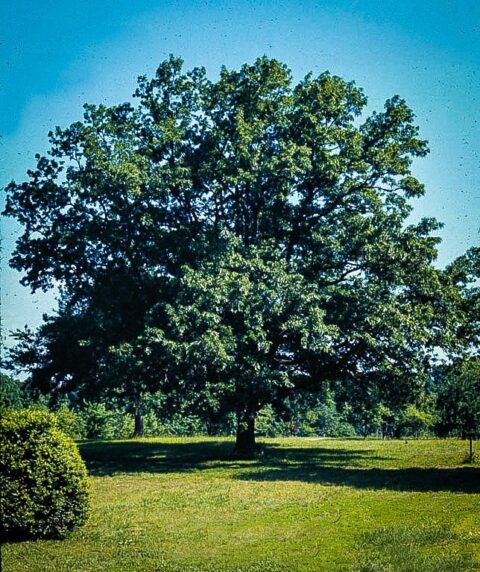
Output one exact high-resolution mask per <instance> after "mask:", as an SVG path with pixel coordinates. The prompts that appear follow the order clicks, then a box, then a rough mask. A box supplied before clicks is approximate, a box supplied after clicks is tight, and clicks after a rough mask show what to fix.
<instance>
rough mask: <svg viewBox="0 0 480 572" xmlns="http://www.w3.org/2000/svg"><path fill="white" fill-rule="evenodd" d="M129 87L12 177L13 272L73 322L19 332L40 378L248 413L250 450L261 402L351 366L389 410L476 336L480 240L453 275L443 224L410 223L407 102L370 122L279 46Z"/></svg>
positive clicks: (172, 62)
mask: <svg viewBox="0 0 480 572" xmlns="http://www.w3.org/2000/svg"><path fill="white" fill-rule="evenodd" d="M135 96H136V98H137V101H138V104H137V105H132V104H130V103H126V104H122V105H118V106H113V107H104V106H93V105H88V106H85V115H84V119H83V121H80V122H78V123H74V124H73V125H71V126H70V127H69V128H67V129H60V128H57V129H56V130H55V132H54V133H51V143H52V148H51V151H50V153H49V155H47V156H45V157H37V159H38V162H37V166H36V168H35V169H34V170H32V171H31V172H29V179H28V180H27V181H25V182H23V183H11V184H10V185H9V186H8V188H7V193H8V196H7V206H6V214H7V215H9V216H13V217H15V218H16V219H17V220H18V221H19V222H20V224H22V225H23V229H24V232H23V235H22V236H21V237H20V238H19V240H18V242H17V248H16V250H15V252H14V255H13V257H12V260H11V264H12V266H13V267H14V268H16V269H18V270H21V271H23V272H24V278H23V283H24V284H26V285H29V286H30V287H31V288H32V289H33V290H36V289H38V288H42V289H47V288H49V287H51V286H53V285H55V284H56V285H60V287H61V290H62V304H61V308H60V309H59V313H58V315H55V316H52V317H50V318H49V320H48V321H47V323H46V324H45V325H44V326H43V327H42V328H41V329H40V331H39V332H38V333H37V334H31V335H29V334H22V335H21V336H20V337H21V342H22V343H21V351H18V352H17V359H18V360H19V362H22V360H23V363H24V364H27V365H28V367H29V368H30V370H31V371H32V372H33V375H34V377H36V378H37V379H39V380H42V382H43V383H47V384H50V385H51V384H52V383H53V385H54V386H55V387H58V386H62V387H63V388H65V389H66V388H69V387H80V386H83V387H84V388H90V390H91V391H92V390H93V391H96V390H98V391H99V392H100V391H104V390H106V389H108V388H116V389H119V388H121V389H122V390H123V391H124V392H125V393H126V394H128V395H130V396H131V397H132V399H133V400H134V401H135V402H136V403H140V401H141V395H142V393H143V392H144V391H149V390H153V389H158V388H162V387H163V388H164V389H165V390H175V391H178V392H179V394H181V395H184V396H185V398H188V399H190V400H192V402H196V403H198V405H199V407H207V408H210V409H211V410H212V411H235V412H236V414H237V419H238V433H237V450H238V451H239V453H244V454H248V453H251V452H252V451H253V448H254V423H255V416H256V414H257V412H258V411H259V409H260V408H261V407H262V406H264V405H265V404H266V403H275V402H276V401H281V400H282V399H283V398H284V397H285V396H286V395H288V394H289V393H291V392H292V391H294V390H295V389H296V388H299V387H301V388H302V389H309V390H312V391H315V390H317V389H319V387H320V386H321V384H322V383H323V382H324V381H325V380H336V381H340V382H342V383H343V384H344V387H345V388H346V389H347V391H348V392H349V394H350V395H351V396H352V399H355V396H357V395H363V396H365V395H367V394H368V393H369V392H375V394H379V393H380V395H381V398H382V400H383V401H384V402H385V403H387V404H388V403H390V402H393V401H398V400H406V399H408V398H409V397H411V396H412V395H413V394H414V393H415V391H417V390H418V389H419V388H420V387H421V385H422V383H423V380H424V377H425V374H426V371H427V370H428V368H429V366H430V364H431V361H432V359H433V358H434V357H435V355H436V352H437V350H438V348H442V349H443V351H444V352H446V353H449V352H451V353H455V352H456V353H458V352H461V351H467V350H471V349H472V345H474V344H475V340H478V314H475V310H478V307H479V303H478V291H477V290H475V287H474V281H475V276H478V262H475V261H478V250H477V249H472V250H471V251H470V252H469V253H468V255H467V256H466V257H464V258H463V259H462V260H467V261H470V262H469V264H470V268H474V267H475V268H476V270H475V271H472V272H470V274H468V273H466V272H463V274H462V273H461V272H460V273H459V271H458V268H459V264H457V265H456V266H455V265H452V266H451V267H449V268H447V269H446V270H444V271H443V270H440V269H438V268H436V267H435V266H434V261H435V258H436V255H437V250H436V247H437V244H438V243H439V239H438V238H437V237H436V236H435V235H434V234H432V233H435V231H437V230H438V229H439V228H440V224H439V223H438V222H437V221H435V220H434V219H422V220H421V221H419V222H417V223H411V222H409V215H410V213H411V210H412V207H411V204H410V202H411V199H412V198H414V197H418V196H421V195H422V194H423V192H424V188H423V186H422V184H421V183H420V182H419V181H418V180H417V179H416V178H415V177H414V176H413V175H412V172H411V166H412V161H413V159H415V158H416V157H423V156H425V155H426V153H427V151H428V149H427V143H426V142H425V141H424V140H422V139H421V138H420V137H419V134H418V128H417V127H416V126H415V125H414V115H413V113H412V111H411V110H410V109H409V108H408V106H407V105H406V103H405V101H403V100H402V99H401V98H399V97H397V96H395V97H393V98H391V99H390V100H388V101H387V102H386V103H385V106H384V109H383V111H381V112H374V113H372V114H371V115H370V116H368V117H362V113H363V111H364V108H365V106H366V103H367V99H366V97H365V95H364V93H363V91H362V90H361V89H359V88H358V87H357V86H356V85H355V84H354V83H353V82H346V81H344V80H343V79H341V78H339V77H337V76H334V75H331V74H330V73H323V74H321V75H319V76H318V77H314V76H313V75H311V74H309V75H307V76H306V77H305V78H304V79H303V80H302V81H301V82H299V83H298V84H296V85H295V84H294V82H293V80H292V76H291V72H290V70H289V69H288V68H287V67H286V66H285V65H283V64H281V63H280V62H278V61H276V60H272V59H268V58H266V57H263V58H260V59H258V60H257V61H256V62H255V63H254V64H253V65H244V66H242V68H241V69H240V70H238V71H236V70H234V71H230V70H227V69H226V68H222V70H221V73H220V77H219V78H218V79H217V81H210V80H209V79H208V78H207V76H206V73H205V70H204V69H194V70H193V71H190V72H187V73H185V72H183V71H182V61H181V60H180V59H177V58H173V57H171V58H170V59H169V60H168V61H165V62H164V63H162V64H161V65H160V67H159V68H158V70H157V73H156V75H155V77H154V78H153V79H147V78H146V77H141V78H140V79H139V84H138V89H137V91H136V93H135ZM475 264H476V266H475ZM460 266H461V264H460ZM475 316H476V317H475ZM61 332H64V333H63V334H62V333H61ZM66 332H68V335H66ZM476 336H477V337H476ZM26 348H28V351H27V349H26ZM32 348H37V351H33V352H32V351H31V350H32ZM29 352H30V353H29Z"/></svg>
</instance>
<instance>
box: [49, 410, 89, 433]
mask: <svg viewBox="0 0 480 572" xmlns="http://www.w3.org/2000/svg"><path fill="white" fill-rule="evenodd" d="M54 415H55V419H56V421H57V425H58V428H59V429H60V431H62V433H65V435H68V437H71V438H72V439H84V438H85V436H86V428H85V420H84V419H83V417H82V416H81V415H79V414H78V413H77V412H76V411H72V410H70V409H68V407H67V406H66V405H62V407H60V409H58V411H55V413H54Z"/></svg>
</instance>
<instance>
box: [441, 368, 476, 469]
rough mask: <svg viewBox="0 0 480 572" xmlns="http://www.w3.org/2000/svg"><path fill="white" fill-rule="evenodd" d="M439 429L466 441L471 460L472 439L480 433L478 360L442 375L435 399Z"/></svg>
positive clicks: (472, 453)
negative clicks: (441, 381)
mask: <svg viewBox="0 0 480 572" xmlns="http://www.w3.org/2000/svg"><path fill="white" fill-rule="evenodd" d="M438 411H439V415H440V420H439V429H440V431H441V432H442V433H444V434H446V433H451V432H454V433H457V434H459V435H460V436H461V438H462V439H468V440H469V460H470V462H471V461H473V458H474V451H473V439H474V438H478V435H479V434H480V359H478V358H477V359H472V360H469V361H466V362H464V363H463V364H461V365H460V366H459V367H457V368H455V369H452V371H450V372H449V373H446V374H445V378H444V384H443V386H442V387H441V388H440V393H439V397H438Z"/></svg>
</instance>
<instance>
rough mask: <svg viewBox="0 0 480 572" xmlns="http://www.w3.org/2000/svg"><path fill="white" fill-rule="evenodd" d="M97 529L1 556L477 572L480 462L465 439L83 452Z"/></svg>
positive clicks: (182, 443)
mask: <svg viewBox="0 0 480 572" xmlns="http://www.w3.org/2000/svg"><path fill="white" fill-rule="evenodd" d="M80 450H81V453H82V456H83V457H84V459H85V460H86V461H87V465H88V467H89V470H90V473H91V475H92V482H93V499H92V512H91V517H90V520H89V522H88V524H87V525H86V526H85V527H84V528H82V529H79V530H78V531H76V532H75V533H74V534H73V535H72V536H71V537H69V538H68V539H66V540H63V541H39V542H18V543H11V544H6V545H5V546H4V547H3V551H2V552H3V554H2V556H3V570H4V571H5V572H14V571H22V572H23V571H32V572H33V571H49V572H50V571H54V572H66V571H68V572H76V571H82V572H87V571H95V572H98V571H117V570H119V571H129V572H135V571H148V572H174V571H176V572H183V571H185V572H188V571H210V572H214V571H232V572H233V571H237V572H240V571H241V572H284V571H308V572H314V571H316V570H320V571H336V570H337V571H346V572H347V571H351V572H379V571H389V572H397V571H398V572H416V571H418V572H443V571H444V572H446V571H451V572H460V571H462V570H480V466H479V465H478V464H475V465H466V464H464V459H465V457H466V453H467V451H466V445H465V443H464V442H461V441H454V440H446V441H441V440H419V441H408V442H405V441H379V440H366V441H363V440H338V439H300V438H296V439H265V440H263V441H262V450H263V452H262V455H261V456H260V457H259V458H258V460H256V461H239V460H236V459H234V458H232V456H231V450H232V442H231V441H230V440H227V439H207V438H192V439H180V438H164V439H143V440H136V441H113V442H98V441H97V442H84V443H81V444H80Z"/></svg>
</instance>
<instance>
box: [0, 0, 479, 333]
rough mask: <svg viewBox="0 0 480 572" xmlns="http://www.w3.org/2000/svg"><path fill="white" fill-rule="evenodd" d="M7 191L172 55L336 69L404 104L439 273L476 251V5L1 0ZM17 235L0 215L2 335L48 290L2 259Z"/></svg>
mask: <svg viewBox="0 0 480 572" xmlns="http://www.w3.org/2000/svg"><path fill="white" fill-rule="evenodd" d="M0 2H1V5H2V10H1V12H2V17H1V19H0V20H1V21H0V29H1V31H0V35H1V40H0V41H1V45H0V50H1V57H0V86H1V89H0V98H1V108H0V109H1V114H0V115H1V117H0V133H1V135H2V139H1V140H0V144H1V147H0V187H3V186H4V185H5V184H6V183H8V182H9V181H10V180H11V179H15V180H17V181H20V180H22V179H23V178H24V177H25V172H26V170H27V169H28V168H30V167H32V166H33V165H34V154H35V153H36V152H40V153H42V152H45V151H46V150H47V137H46V135H47V133H48V131H49V130H50V129H52V128H53V127H54V126H56V125H61V126H65V125H68V124H69V123H71V122H73V121H75V120H78V119H81V117H82V104H83V103H84V102H90V103H100V102H104V103H119V102H122V101H126V100H128V99H129V98H130V95H131V93H132V92H133V90H134V87H135V78H136V77H137V76H138V75H141V74H149V75H151V74H153V73H154V71H155V68H156V66H157V65H158V63H159V62H160V61H162V60H163V59H165V58H166V57H168V54H170V53H173V54H175V55H179V56H182V57H183V58H184V60H185V64H186V66H187V67H188V68H190V67H193V66H200V65H202V66H205V67H206V68H207V71H208V73H209V74H210V76H211V77H212V78H214V77H215V76H216V75H217V73H218V71H219V68H220V66H221V65H222V64H225V65H226V66H227V67H229V68H233V67H238V66H240V65H241V64H242V63H245V62H252V61H253V60H254V59H255V58H256V57H257V56H260V55H264V54H266V55H267V56H271V57H275V58H278V59H280V60H282V61H284V62H285V63H287V64H288V65H289V66H290V67H291V68H292V70H293V73H294V77H295V78H297V79H300V78H301V77H302V76H303V75H305V74H306V73H307V72H308V71H310V70H311V71H314V72H316V73H320V72H322V71H324V70H327V69H328V70H330V71H331V72H332V73H334V74H337V75H341V76H342V77H344V78H346V79H349V80H355V81H356V82H357V84H358V85H359V86H361V87H363V88H364V90H365V93H366V95H367V96H368V97H369V109H370V110H371V109H379V108H381V106H382V105H383V102H384V101H385V99H387V98H388V97H390V96H392V95H394V94H399V95H401V96H402V97H404V98H406V100H407V102H408V103H409V105H410V106H411V107H412V108H413V110H414V111H415V113H416V115H417V123H418V124H419V126H420V128H421V134H422V136H423V137H425V138H426V139H428V140H429V141H430V148H431V153H430V155H429V156H428V157H427V158H426V159H422V160H421V161H419V162H418V163H416V164H415V174H416V175H417V176H418V177H419V178H420V180H421V181H422V182H423V183H425V185H426V188H427V193H426V196H425V197H424V198H422V199H420V200H418V201H417V202H416V204H415V215H414V217H415V218H418V217H421V216H435V217H437V218H438V219H440V220H441V221H443V222H444V223H445V228H444V229H443V231H442V233H441V235H442V238H443V243H442V245H441V247H440V256H439V261H438V263H439V265H440V266H444V265H445V264H447V263H448V262H449V261H450V260H452V259H453V258H454V257H455V256H458V255H460V254H461V253H462V252H463V251H465V250H466V249H467V248H468V247H469V246H473V245H475V244H478V243H479V234H478V233H479V226H480V107H479V103H480V101H479V98H480V3H479V2H478V0H452V1H447V0H397V1H391V0H376V1H373V0H338V1H334V0H330V1H322V0H317V1H314V0H312V1H310V0H304V1H301V0H283V1H281V0H280V1H278V0H254V1H253V0H252V1H247V0H233V1H227V0H224V1H219V0H217V1H215V0H211V1H198V0H176V1H175V0H156V1H154V0H110V1H106V0H76V1H74V2H73V1H72V2H71V1H65V0H43V2H34V1H33V0H16V1H15V2H13V1H10V2H7V0H0ZM19 231H20V229H19V228H18V226H16V224H15V223H14V222H13V221H10V220H7V221H5V220H4V221H2V238H3V253H2V254H3V257H2V258H3V260H2V275H1V282H2V318H3V328H4V333H7V331H8V330H11V329H15V328H18V327H23V326H24V325H25V324H28V325H29V326H32V327H35V326H36V325H38V324H39V323H40V321H41V316H42V313H44V312H50V311H51V310H52V308H53V306H54V294H53V293H50V294H46V295H44V294H41V293H40V294H35V295H32V294H31V293H30V291H29V290H28V289H27V288H23V287H22V286H20V285H19V283H18V281H19V278H20V275H19V274H18V273H16V272H14V271H12V270H10V269H8V268H7V260H8V258H9V255H10V253H11V251H12V249H13V245H14V242H15V238H16V236H18V234H19Z"/></svg>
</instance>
